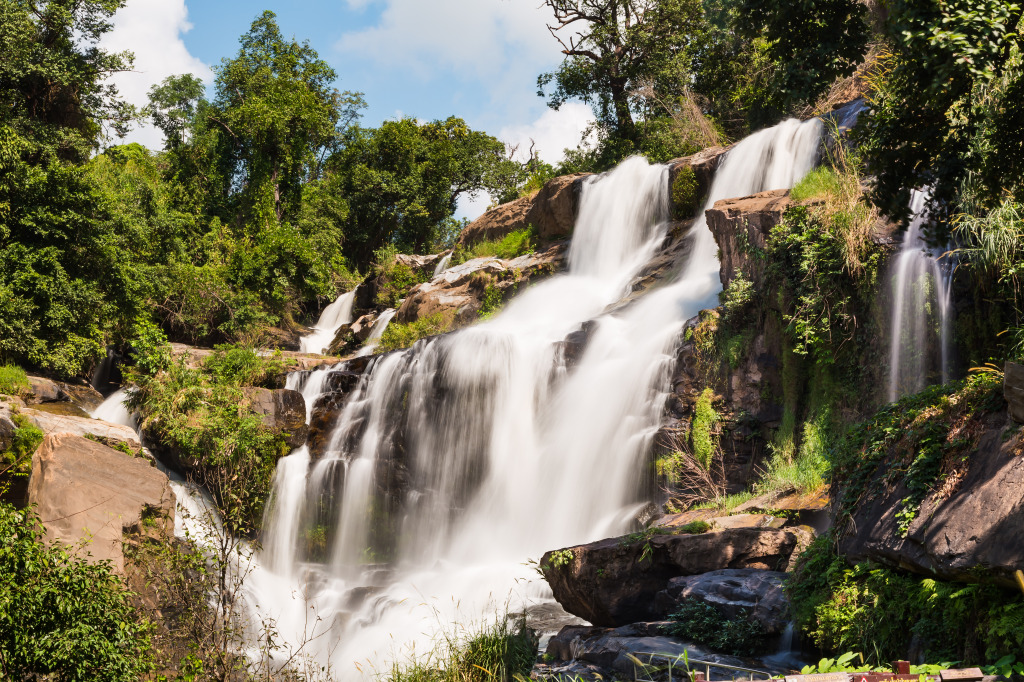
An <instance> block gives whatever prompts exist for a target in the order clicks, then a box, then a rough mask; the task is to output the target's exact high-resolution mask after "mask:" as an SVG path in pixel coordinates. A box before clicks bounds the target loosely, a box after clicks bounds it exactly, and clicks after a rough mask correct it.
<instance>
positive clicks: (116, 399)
mask: <svg viewBox="0 0 1024 682" xmlns="http://www.w3.org/2000/svg"><path fill="white" fill-rule="evenodd" d="M126 400H128V391H127V390H126V389H123V388H121V389H118V390H117V391H114V392H113V393H111V394H110V395H109V396H108V397H107V399H106V400H104V401H103V402H102V403H100V404H99V405H98V406H97V407H96V409H95V410H93V411H92V412H90V413H89V416H90V417H92V418H93V419H100V420H102V421H105V422H110V423H111V424H121V425H122V426H130V427H131V428H133V429H136V430H138V424H136V423H135V417H134V416H132V414H131V413H130V412H128V408H127V407H125V406H124V403H125V401H126Z"/></svg>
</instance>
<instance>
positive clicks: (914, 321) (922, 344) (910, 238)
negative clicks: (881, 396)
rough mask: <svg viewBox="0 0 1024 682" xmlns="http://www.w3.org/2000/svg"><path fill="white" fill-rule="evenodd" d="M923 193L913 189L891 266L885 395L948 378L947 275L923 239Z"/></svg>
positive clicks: (893, 395) (892, 397) (892, 396)
mask: <svg viewBox="0 0 1024 682" xmlns="http://www.w3.org/2000/svg"><path fill="white" fill-rule="evenodd" d="M927 203H928V192H927V191H914V192H913V194H912V196H911V202H910V210H911V213H912V218H911V221H910V225H909V226H908V227H907V231H906V233H905V234H904V235H903V245H902V247H901V248H900V253H899V255H898V256H897V258H896V260H895V262H894V264H893V269H892V327H891V330H890V334H891V341H890V347H889V400H890V401H892V400H896V399H897V398H899V397H900V396H904V395H908V394H911V393H917V392H918V391H921V390H922V389H924V387H925V386H927V385H928V383H929V377H930V376H934V377H935V378H938V377H941V380H942V383H946V382H948V381H949V379H950V366H951V364H952V362H951V360H952V359H951V350H950V340H949V339H950V324H951V318H950V280H951V278H950V276H949V269H948V268H944V267H943V263H942V250H941V249H940V250H936V249H931V248H929V247H928V245H927V243H926V242H925V235H924V229H923V228H924V226H925V225H926V224H927V222H928V211H927Z"/></svg>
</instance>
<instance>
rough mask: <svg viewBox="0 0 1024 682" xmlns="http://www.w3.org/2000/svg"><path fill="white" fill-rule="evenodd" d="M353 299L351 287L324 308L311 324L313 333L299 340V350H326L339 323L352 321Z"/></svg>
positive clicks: (321, 351) (320, 351)
mask: <svg viewBox="0 0 1024 682" xmlns="http://www.w3.org/2000/svg"><path fill="white" fill-rule="evenodd" d="M355 299H356V290H355V289H353V290H352V291H349V292H346V293H344V294H342V295H341V296H339V297H338V298H337V300H335V301H334V303H332V304H330V305H329V306H327V307H326V308H324V311H323V312H322V313H320V319H319V320H318V321H317V323H316V325H314V326H313V333H312V334H310V335H308V336H304V337H302V339H301V340H300V341H299V350H300V351H301V352H303V353H323V352H324V351H325V350H327V347H328V346H330V345H331V341H333V340H334V335H335V334H336V333H337V331H338V330H339V329H340V328H341V325H343V324H348V323H349V322H351V321H352V304H353V303H354V302H355Z"/></svg>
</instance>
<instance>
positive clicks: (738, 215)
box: [704, 189, 791, 290]
mask: <svg viewBox="0 0 1024 682" xmlns="http://www.w3.org/2000/svg"><path fill="white" fill-rule="evenodd" d="M790 203H791V202H790V199H789V190H786V189H779V190H771V191H768V192H761V193H759V194H754V195H752V196H749V197H740V198H738V199H723V200H722V201H717V202H715V205H714V207H712V208H709V209H708V210H707V211H705V213H704V215H705V216H706V217H707V222H708V227H709V228H710V229H711V233H712V234H713V235H714V236H715V241H716V242H717V243H718V248H719V250H720V252H721V257H720V259H719V260H720V261H721V269H720V278H721V280H722V286H728V285H729V282H731V281H732V279H733V277H735V276H736V273H737V272H743V273H744V274H745V275H746V276H747V277H748V278H749V279H750V280H751V281H752V282H753V283H754V286H755V288H757V289H758V290H760V288H761V285H763V284H764V267H765V266H764V263H763V260H761V259H757V258H754V257H753V256H752V254H751V253H750V249H751V248H757V249H763V248H765V243H766V239H767V237H768V233H769V232H771V229H772V228H773V227H775V226H776V225H778V224H779V223H780V222H782V215H783V214H784V213H785V212H786V209H787V208H789V206H790ZM740 235H743V236H742V237H741V236H740Z"/></svg>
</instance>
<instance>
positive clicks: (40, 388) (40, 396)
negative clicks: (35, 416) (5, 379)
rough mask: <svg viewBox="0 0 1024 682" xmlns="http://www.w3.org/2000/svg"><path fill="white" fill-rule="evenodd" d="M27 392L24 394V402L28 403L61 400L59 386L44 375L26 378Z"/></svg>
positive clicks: (36, 403)
mask: <svg viewBox="0 0 1024 682" xmlns="http://www.w3.org/2000/svg"><path fill="white" fill-rule="evenodd" d="M28 385H29V392H28V394H27V395H26V396H25V402H27V403H28V404H30V405H38V404H40V403H52V402H57V401H58V400H61V392H60V386H59V385H57V382H56V381H50V380H49V379H46V378H44V377H33V376H30V377H29V378H28Z"/></svg>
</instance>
